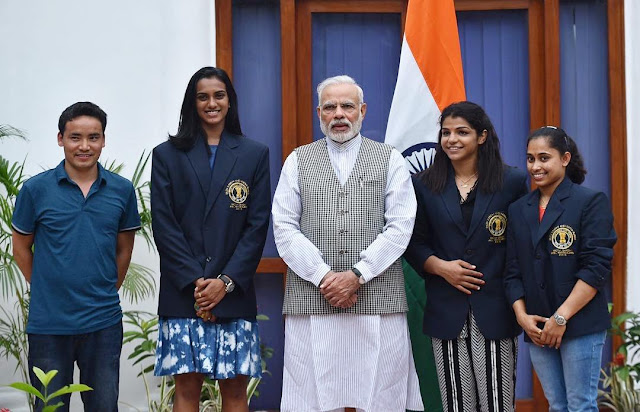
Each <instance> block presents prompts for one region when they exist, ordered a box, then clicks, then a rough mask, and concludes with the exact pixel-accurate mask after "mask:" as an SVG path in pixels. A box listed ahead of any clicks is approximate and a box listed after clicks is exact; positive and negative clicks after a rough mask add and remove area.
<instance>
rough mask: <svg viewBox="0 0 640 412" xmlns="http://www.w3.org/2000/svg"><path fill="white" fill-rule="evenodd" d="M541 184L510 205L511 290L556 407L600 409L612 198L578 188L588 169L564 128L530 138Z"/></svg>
mask: <svg viewBox="0 0 640 412" xmlns="http://www.w3.org/2000/svg"><path fill="white" fill-rule="evenodd" d="M527 169H528V171H529V173H530V174H531V176H532V179H533V181H534V183H536V185H537V186H538V189H537V190H535V191H533V192H532V193H530V194H529V195H528V196H525V197H524V198H522V199H520V200H519V201H517V202H516V203H514V204H513V205H511V207H510V208H509V219H510V224H509V229H508V236H507V248H508V252H507V273H506V275H505V288H506V289H505V290H506V293H507V296H508V298H509V302H510V303H512V304H513V308H514V310H515V313H516V316H517V320H518V323H519V324H520V325H521V326H522V328H523V329H524V331H525V333H526V336H525V340H527V341H529V342H533V343H534V346H531V348H530V351H529V352H530V354H531V360H532V363H533V366H534V368H535V369H536V372H537V373H538V377H539V378H540V382H541V383H542V387H543V389H544V393H545V396H546V397H547V399H548V400H549V405H550V409H549V410H553V411H567V410H569V411H597V410H598V407H597V401H596V398H597V395H598V380H599V379H598V378H599V375H600V360H601V356H602V347H603V344H604V340H605V337H606V330H607V329H608V328H609V326H610V325H611V323H610V319H609V312H608V308H607V299H606V297H605V294H604V290H603V288H604V287H605V285H606V283H607V281H608V279H609V277H610V274H611V259H612V258H613V245H614V244H615V242H616V234H615V232H614V229H613V216H612V214H611V209H610V207H609V201H608V199H607V197H606V195H605V194H604V193H602V192H596V191H594V190H591V189H587V188H585V187H582V186H579V184H580V183H582V182H583V181H584V176H585V173H586V171H585V170H584V167H583V165H582V159H581V157H580V153H579V152H578V148H577V147H576V144H575V142H574V141H573V140H572V139H571V138H570V137H569V136H567V134H566V133H565V132H564V130H562V129H558V128H555V127H550V126H547V127H543V128H541V129H538V130H536V131H535V132H533V133H532V134H531V136H529V139H528V144H527Z"/></svg>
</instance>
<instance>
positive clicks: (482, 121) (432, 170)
mask: <svg viewBox="0 0 640 412" xmlns="http://www.w3.org/2000/svg"><path fill="white" fill-rule="evenodd" d="M447 117H460V118H462V119H464V120H466V121H467V123H469V125H470V126H471V127H472V128H473V130H475V131H476V134H477V135H478V136H480V135H481V134H482V132H483V131H485V130H486V131H487V138H486V139H485V141H484V143H483V144H481V145H478V187H479V188H480V190H482V191H483V192H485V193H494V192H497V191H499V190H500V189H502V180H503V179H502V177H503V171H504V163H503V162H502V156H500V141H499V140H498V135H497V133H496V131H495V129H494V127H493V124H492V123H491V120H490V119H489V116H487V114H486V113H485V111H484V109H483V108H482V107H480V106H479V105H477V104H475V103H473V102H468V101H463V102H457V103H453V104H450V105H449V106H447V107H445V108H444V110H443V111H442V115H441V116H440V132H439V133H438V145H437V147H436V155H435V157H434V159H433V163H432V164H431V166H430V167H429V168H428V169H427V170H425V171H423V172H422V173H421V174H420V179H421V180H422V181H423V182H424V184H425V185H427V187H428V188H429V189H430V190H431V191H433V192H435V193H441V192H442V191H443V190H444V187H445V185H446V183H447V178H448V174H449V170H450V169H451V168H452V166H451V160H450V159H449V156H447V154H446V153H445V152H444V151H443V150H442V124H443V122H444V120H445V119H446V118H447Z"/></svg>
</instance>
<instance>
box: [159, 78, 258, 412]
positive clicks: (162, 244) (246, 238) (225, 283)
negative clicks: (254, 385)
mask: <svg viewBox="0 0 640 412" xmlns="http://www.w3.org/2000/svg"><path fill="white" fill-rule="evenodd" d="M180 115H181V116H180V125H179V127H178V133H177V134H176V135H175V136H169V141H167V142H164V143H162V144H160V145H158V146H157V147H156V148H155V149H154V151H153V166H152V172H151V212H152V222H153V234H154V239H155V243H156V246H157V248H158V252H159V254H160V274H161V275H160V296H159V306H158V314H159V316H160V321H159V334H158V335H159V336H158V346H157V350H156V368H155V373H156V375H174V377H175V384H176V387H175V389H176V391H175V397H174V411H183V410H189V411H191V410H196V411H197V410H198V402H199V400H200V391H201V387H202V383H203V380H204V378H205V376H209V377H210V378H212V379H218V382H219V384H220V391H221V394H222V398H223V403H224V406H225V410H226V408H229V410H234V411H248V409H247V399H246V388H247V382H248V377H249V376H254V377H259V376H260V375H261V372H262V368H261V364H260V345H259V338H258V325H257V322H256V296H255V291H254V285H253V276H254V274H255V271H256V268H257V266H258V263H259V261H260V258H261V256H262V249H263V247H264V243H265V239H266V235H267V227H268V224H269V213H270V210H271V202H270V200H271V191H270V187H269V151H268V148H267V147H266V146H264V145H262V144H260V143H257V142H255V141H253V140H250V139H248V138H246V137H243V136H242V131H241V129H240V121H239V118H238V101H237V97H236V93H235V90H234V88H233V85H232V83H231V80H230V79H229V77H228V76H227V74H226V73H225V72H224V71H223V70H222V69H219V68H214V67H204V68H202V69H200V70H198V71H197V72H196V73H195V74H194V75H193V76H192V77H191V80H190V81H189V84H188V86H187V90H186V93H185V97H184V101H183V103H182V109H181V112H180Z"/></svg>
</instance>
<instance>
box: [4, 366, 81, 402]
mask: <svg viewBox="0 0 640 412" xmlns="http://www.w3.org/2000/svg"><path fill="white" fill-rule="evenodd" d="M33 373H34V374H35V375H36V377H37V378H38V380H39V381H40V383H42V387H43V388H44V394H43V393H42V392H40V391H39V390H37V389H36V388H35V387H34V386H33V385H30V384H28V383H24V382H14V383H12V384H11V385H9V386H11V387H12V388H14V389H17V390H19V391H23V392H26V393H28V394H30V395H32V396H35V397H36V398H38V399H40V400H41V401H42V403H43V405H44V408H43V409H42V412H53V411H55V410H56V409H58V408H59V407H61V406H63V405H64V402H62V401H60V402H58V403H56V404H55V405H49V401H51V400H53V399H55V398H57V397H58V396H62V395H66V394H69V393H73V392H85V391H92V390H93V389H92V388H90V387H89V386H87V385H84V384H81V383H76V384H72V385H66V386H63V387H62V388H60V389H58V390H57V391H55V392H53V393H51V394H49V393H48V387H49V384H50V383H51V380H52V379H53V378H54V377H55V376H56V375H57V374H58V371H57V370H55V369H54V370H51V371H49V372H46V373H45V372H44V371H43V370H42V369H40V368H38V367H37V366H34V367H33Z"/></svg>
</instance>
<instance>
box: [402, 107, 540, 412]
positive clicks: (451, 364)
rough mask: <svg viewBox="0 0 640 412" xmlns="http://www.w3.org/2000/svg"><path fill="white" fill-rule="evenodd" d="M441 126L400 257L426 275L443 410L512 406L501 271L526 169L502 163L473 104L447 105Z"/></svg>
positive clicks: (510, 333) (512, 332) (509, 320)
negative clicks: (409, 235) (510, 212)
mask: <svg viewBox="0 0 640 412" xmlns="http://www.w3.org/2000/svg"><path fill="white" fill-rule="evenodd" d="M440 127H441V130H440V137H439V145H438V147H437V150H436V155H435V158H434V162H433V164H432V166H431V167H430V168H429V169H427V170H426V171H425V172H423V173H421V174H420V175H417V176H414V179H413V183H414V187H415V191H416V197H417V199H418V210H417V216H416V224H415V228H414V233H413V236H412V239H411V242H410V244H409V247H408V249H407V251H406V254H405V257H406V258H407V260H408V261H409V263H410V264H411V265H412V266H413V267H414V268H415V269H416V271H417V272H418V273H420V274H422V276H423V277H424V278H425V287H426V291H427V305H426V307H425V312H424V332H425V333H426V334H427V335H429V336H431V338H432V343H433V350H434V356H435V358H436V368H437V370H438V381H439V384H440V392H441V394H442V401H443V404H444V406H445V410H448V411H452V410H465V411H467V410H473V411H475V410H482V411H489V410H491V411H493V410H500V411H511V410H513V408H514V404H515V382H514V381H515V379H514V376H515V367H516V345H517V338H516V337H517V335H518V334H519V333H520V328H519V327H518V325H517V323H516V321H515V318H514V315H513V311H512V310H511V308H510V306H509V303H508V302H507V299H506V297H505V294H504V286H503V278H502V276H503V272H504V261H505V260H504V256H505V253H506V247H505V239H506V232H505V230H506V226H507V208H508V207H509V205H510V204H511V203H512V202H513V201H515V200H516V199H518V198H519V197H520V196H522V195H524V194H525V193H527V191H528V190H527V185H526V175H525V173H524V172H523V171H520V170H518V169H515V168H512V167H509V166H506V165H504V164H503V163H502V159H501V156H500V151H499V142H498V137H497V135H496V132H495V130H494V127H493V125H492V124H491V120H490V119H489V117H488V116H487V115H486V113H485V112H484V110H483V109H482V108H481V107H480V106H478V105H476V104H474V103H470V102H460V103H455V104H453V105H451V106H448V107H447V108H445V109H444V110H443V112H442V116H441V120H440ZM509 225H511V222H509ZM488 365H489V366H488ZM452 371H454V372H452Z"/></svg>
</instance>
